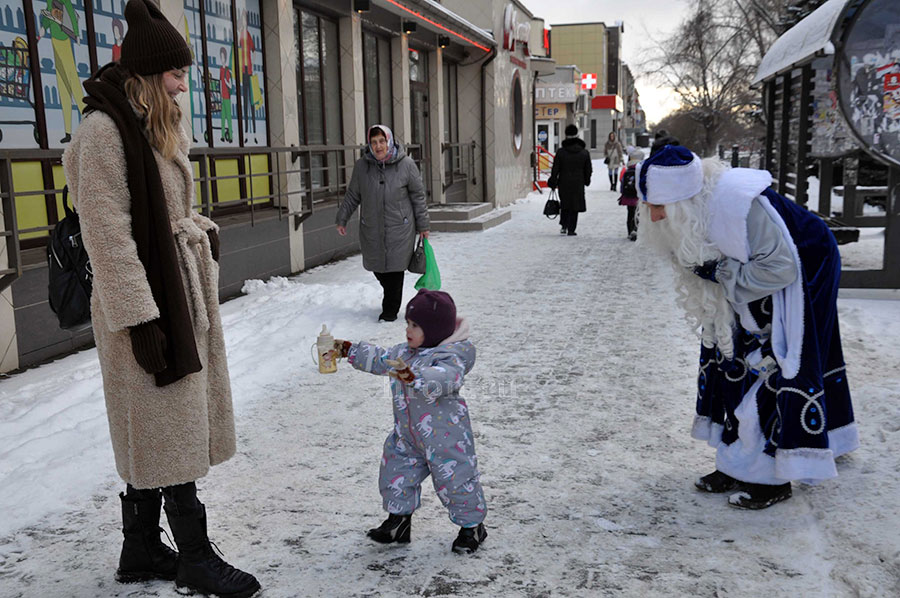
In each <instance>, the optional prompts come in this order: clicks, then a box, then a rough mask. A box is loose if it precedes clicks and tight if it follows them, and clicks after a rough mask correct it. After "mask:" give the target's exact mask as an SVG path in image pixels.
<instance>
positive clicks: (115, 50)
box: [91, 0, 128, 66]
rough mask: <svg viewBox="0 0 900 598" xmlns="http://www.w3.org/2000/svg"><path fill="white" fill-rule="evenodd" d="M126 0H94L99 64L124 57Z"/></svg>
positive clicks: (93, 10) (93, 8)
mask: <svg viewBox="0 0 900 598" xmlns="http://www.w3.org/2000/svg"><path fill="white" fill-rule="evenodd" d="M125 1H126V0H93V1H92V2H91V5H92V12H93V15H94V33H95V38H96V48H97V64H98V65H99V66H103V65H105V64H108V63H110V62H117V61H118V60H119V59H120V58H121V57H122V39H124V37H125V32H126V31H128V24H127V23H126V22H125Z"/></svg>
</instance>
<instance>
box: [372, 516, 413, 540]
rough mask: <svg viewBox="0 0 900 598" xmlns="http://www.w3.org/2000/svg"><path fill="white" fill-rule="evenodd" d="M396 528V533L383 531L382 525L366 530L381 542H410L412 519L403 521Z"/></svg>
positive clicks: (373, 538)
mask: <svg viewBox="0 0 900 598" xmlns="http://www.w3.org/2000/svg"><path fill="white" fill-rule="evenodd" d="M385 523H387V522H385ZM383 525H384V524H382V526H383ZM394 529H395V530H396V531H397V533H396V534H392V533H390V532H386V531H383V530H382V529H381V527H373V528H372V529H370V530H369V531H367V532H366V536H368V537H369V538H370V539H371V540H374V541H375V542H378V543H379V544H409V540H410V536H411V535H412V520H411V519H409V520H407V521H405V522H401V523H400V524H399V525H397V527H396V528H394Z"/></svg>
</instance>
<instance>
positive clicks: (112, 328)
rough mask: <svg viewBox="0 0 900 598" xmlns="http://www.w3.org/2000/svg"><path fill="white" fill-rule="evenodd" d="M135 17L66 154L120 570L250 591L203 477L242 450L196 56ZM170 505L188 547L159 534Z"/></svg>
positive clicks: (133, 576)
mask: <svg viewBox="0 0 900 598" xmlns="http://www.w3.org/2000/svg"><path fill="white" fill-rule="evenodd" d="M125 19H126V21H127V22H128V32H127V33H126V34H125V38H124V40H123V41H122V55H121V59H120V61H119V63H110V64H108V65H106V66H104V67H103V68H102V69H100V70H99V71H97V73H95V74H94V75H93V76H92V77H91V78H90V79H89V80H88V81H87V82H85V84H84V88H85V90H86V91H87V92H88V95H87V96H86V98H85V102H86V104H87V106H88V110H87V112H88V114H87V115H86V116H85V118H84V121H83V122H82V123H81V125H80V126H79V127H78V129H77V130H76V131H75V135H74V136H73V138H72V143H71V145H70V146H69V149H68V150H66V152H65V154H63V167H64V170H65V174H66V180H67V182H68V184H69V188H70V189H71V191H72V197H73V200H74V203H75V206H76V208H77V209H78V213H79V216H80V221H81V232H82V236H83V239H84V245H85V247H86V248H87V251H88V255H89V256H90V258H91V266H92V268H93V273H94V279H93V281H94V290H93V295H92V297H91V317H92V320H93V327H94V339H95V341H96V343H97V354H98V356H99V358H100V372H101V374H102V375H103V394H104V396H105V399H106V411H107V416H108V418H109V431H110V437H111V440H112V448H113V454H114V456H115V460H116V469H117V470H118V472H119V476H121V478H122V479H123V480H124V481H125V483H126V491H125V493H124V494H120V495H119V496H120V498H121V501H122V532H123V535H124V542H123V543H122V551H121V553H120V557H119V568H118V570H117V571H116V580H117V581H120V582H122V583H132V582H137V581H144V580H150V579H167V580H172V579H174V580H175V583H176V586H177V587H178V588H184V589H186V590H190V591H199V592H201V593H204V594H215V595H218V596H229V597H233V598H238V597H240V598H247V597H249V596H251V595H253V594H255V593H256V592H257V591H258V590H259V588H260V585H259V582H258V581H257V580H256V578H255V577H253V575H250V574H249V573H245V572H244V571H241V570H239V569H236V568H234V567H232V566H231V565H229V564H228V563H226V562H225V561H224V560H222V559H221V558H219V556H218V555H217V554H216V553H215V551H214V550H213V547H212V545H211V543H210V540H209V537H208V536H207V518H206V508H205V506H204V505H203V503H201V502H200V501H199V500H198V497H197V486H196V483H195V480H197V479H199V478H202V477H203V476H205V475H206V474H207V472H208V471H209V468H210V467H211V466H213V465H216V464H218V463H222V462H223V461H227V460H228V459H230V458H231V457H232V456H233V455H234V452H235V431H234V414H233V409H232V402H231V385H230V381H229V376H228V364H227V360H226V352H225V339H224V335H223V333H222V321H221V319H220V316H219V289H218V278H219V267H218V265H217V264H216V260H218V256H219V236H218V233H217V230H218V226H217V225H216V224H215V223H214V222H213V221H211V220H209V219H208V218H205V217H204V216H201V215H200V214H198V213H197V212H196V211H195V210H194V207H195V204H196V202H195V201H194V185H193V183H192V177H193V169H192V168H191V162H190V160H189V158H188V149H189V147H190V138H189V137H188V135H187V133H186V132H185V130H184V129H183V127H182V125H181V120H182V114H181V110H180V109H179V108H178V104H177V102H176V101H175V98H176V97H177V96H178V95H179V94H181V93H183V92H185V91H187V89H188V86H187V81H188V70H189V69H190V66H191V50H190V47H189V46H188V45H187V43H186V42H185V40H184V38H183V37H182V36H181V34H179V32H178V31H177V30H176V29H175V28H174V27H173V26H172V25H171V24H170V23H169V22H168V20H166V17H165V16H164V15H163V14H162V12H160V10H159V9H158V8H157V7H156V5H155V4H154V3H152V2H150V0H129V2H128V4H127V5H126V6H125ZM163 499H164V500H165V512H166V516H167V518H168V520H169V527H170V528H171V529H172V535H173V536H174V537H175V544H176V545H177V546H178V553H176V552H175V551H173V550H172V549H170V548H169V547H168V546H167V545H166V544H164V543H163V542H162V540H161V539H160V535H159V534H160V531H161V529H160V527H159V517H160V506H161V503H162V501H163ZM223 508H224V507H223ZM107 593H109V592H107ZM114 593H118V592H114ZM154 593H155V592H154Z"/></svg>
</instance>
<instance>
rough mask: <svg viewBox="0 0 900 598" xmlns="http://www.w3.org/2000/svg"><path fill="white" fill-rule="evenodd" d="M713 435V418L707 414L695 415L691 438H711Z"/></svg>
mask: <svg viewBox="0 0 900 598" xmlns="http://www.w3.org/2000/svg"><path fill="white" fill-rule="evenodd" d="M711 436H712V420H711V419H710V418H708V417H706V416H705V415H695V416H694V423H693V425H691V438H693V439H695V440H707V441H708V440H709V439H710V437H711Z"/></svg>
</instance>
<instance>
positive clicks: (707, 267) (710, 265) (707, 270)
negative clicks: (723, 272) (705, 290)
mask: <svg viewBox="0 0 900 598" xmlns="http://www.w3.org/2000/svg"><path fill="white" fill-rule="evenodd" d="M718 267H719V261H718V260H709V261H708V262H704V263H703V265H702V266H694V274H696V275H697V276H699V277H700V278H703V279H705V280H708V281H710V282H719V281H718V280H716V269H717V268H718Z"/></svg>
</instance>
